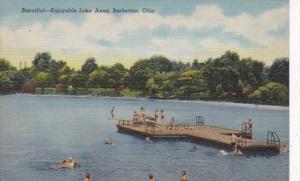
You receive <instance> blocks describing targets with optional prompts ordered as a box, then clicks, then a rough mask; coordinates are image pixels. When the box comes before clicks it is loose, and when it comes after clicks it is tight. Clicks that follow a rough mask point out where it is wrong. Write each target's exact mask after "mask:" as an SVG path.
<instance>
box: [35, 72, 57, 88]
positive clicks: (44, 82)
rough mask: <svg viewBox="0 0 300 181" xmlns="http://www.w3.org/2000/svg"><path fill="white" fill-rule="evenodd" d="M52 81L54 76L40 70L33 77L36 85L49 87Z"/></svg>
mask: <svg viewBox="0 0 300 181" xmlns="http://www.w3.org/2000/svg"><path fill="white" fill-rule="evenodd" d="M51 82H52V78H51V76H50V74H49V73H46V72H39V73H38V74H36V75H35V76H34V77H33V78H32V83H33V85H34V86H36V87H42V88H44V87H47V86H50V85H51Z"/></svg>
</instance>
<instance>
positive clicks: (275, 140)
mask: <svg viewBox="0 0 300 181" xmlns="http://www.w3.org/2000/svg"><path fill="white" fill-rule="evenodd" d="M267 144H268V145H277V146H280V138H279V136H278V135H277V133H276V132H275V131H268V133H267Z"/></svg>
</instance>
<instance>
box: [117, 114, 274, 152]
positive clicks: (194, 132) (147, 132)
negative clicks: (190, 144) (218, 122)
mask: <svg viewBox="0 0 300 181" xmlns="http://www.w3.org/2000/svg"><path fill="white" fill-rule="evenodd" d="M116 126H117V128H118V130H119V132H124V133H127V134H135V135H140V136H144V137H152V138H189V139H192V140H193V141H197V142H199V143H208V144H212V145H217V146H222V147H224V149H227V150H231V149H232V136H231V135H232V134H236V135H239V136H242V135H241V132H239V131H236V130H232V129H226V128H219V127H213V126H206V125H176V127H175V129H173V130H170V129H168V126H167V125H159V126H157V127H153V126H152V127H149V126H145V125H133V124H132V122H131V121H130V120H120V121H119V123H118V124H117V125H116ZM239 146H240V149H241V151H242V152H243V153H256V152H262V153H267V152H268V153H275V154H277V153H279V145H278V144H270V143H267V142H263V141H257V140H253V139H249V138H241V139H240V140H239Z"/></svg>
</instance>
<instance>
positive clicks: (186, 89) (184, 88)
mask: <svg viewBox="0 0 300 181" xmlns="http://www.w3.org/2000/svg"><path fill="white" fill-rule="evenodd" d="M177 84H178V88H179V89H178V90H179V91H178V93H177V96H178V97H180V98H190V96H191V95H192V94H195V93H200V92H206V90H207V86H206V82H205V78H204V75H203V73H202V72H201V71H200V70H188V71H185V72H182V73H181V75H180V77H179V78H178V82H177Z"/></svg>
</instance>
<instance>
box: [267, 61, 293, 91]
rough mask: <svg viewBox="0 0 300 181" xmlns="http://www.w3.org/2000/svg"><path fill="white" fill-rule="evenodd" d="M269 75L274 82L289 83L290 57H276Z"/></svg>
mask: <svg viewBox="0 0 300 181" xmlns="http://www.w3.org/2000/svg"><path fill="white" fill-rule="evenodd" d="M268 77H269V79H270V80H271V81H273V82H278V83H282V84H285V85H287V86H288V85H289V58H287V57H286V58H278V59H276V60H275V61H274V62H273V64H272V65H271V67H270V68H269V69H268Z"/></svg>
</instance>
